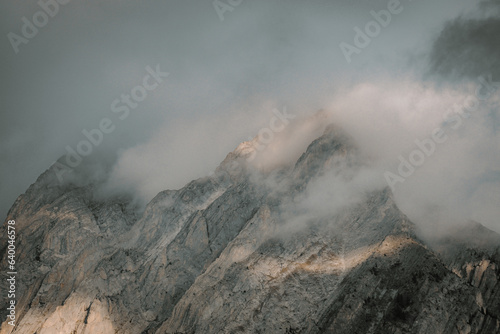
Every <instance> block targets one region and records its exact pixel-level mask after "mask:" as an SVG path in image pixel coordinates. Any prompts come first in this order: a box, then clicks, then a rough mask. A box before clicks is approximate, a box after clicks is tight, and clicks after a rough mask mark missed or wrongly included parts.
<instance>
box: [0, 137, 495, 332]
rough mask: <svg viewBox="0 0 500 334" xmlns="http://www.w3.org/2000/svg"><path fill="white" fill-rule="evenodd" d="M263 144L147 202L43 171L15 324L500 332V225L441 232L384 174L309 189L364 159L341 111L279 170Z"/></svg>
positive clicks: (22, 262)
mask: <svg viewBox="0 0 500 334" xmlns="http://www.w3.org/2000/svg"><path fill="white" fill-rule="evenodd" d="M247 146H248V145H247ZM247 146H245V145H244V144H243V146H242V147H239V148H238V149H236V150H235V151H234V152H232V153H230V154H229V155H228V157H227V158H226V160H224V162H223V163H222V164H221V165H220V166H219V168H218V169H217V170H216V172H215V173H214V174H213V175H212V176H210V177H206V178H202V179H198V180H195V181H192V182H191V183H189V184H188V185H186V186H185V187H184V188H182V189H179V190H166V191H163V192H161V193H159V194H158V195H157V196H156V197H155V198H154V199H153V200H152V201H151V202H150V203H149V204H148V205H147V207H146V208H145V210H144V212H142V213H137V211H136V210H134V208H133V207H132V206H131V204H130V201H128V200H127V199H126V198H121V199H118V198H114V199H106V200H102V199H99V197H97V196H95V192H96V187H97V185H95V184H89V185H86V186H77V185H64V186H61V185H58V184H57V182H56V180H55V178H54V175H53V173H52V172H51V171H50V170H49V171H47V172H45V173H44V174H42V175H41V176H40V177H39V179H38V180H37V181H36V182H35V183H34V184H33V185H32V186H31V187H30V188H29V189H28V190H27V192H26V193H25V194H23V195H21V196H20V197H19V198H18V199H17V200H16V202H15V203H14V205H13V206H12V208H11V210H10V211H9V214H8V218H7V220H9V219H15V220H16V233H17V239H16V254H17V258H16V261H17V264H16V268H17V272H18V274H17V281H16V284H17V286H16V289H17V291H16V301H17V304H16V326H15V327H13V326H10V325H9V324H8V323H7V321H5V322H3V323H2V326H1V329H0V333H29V334H33V333H37V334H42V333H92V334H96V333H426V334H427V333H449V334H452V333H453V334H455V333H460V334H473V333H477V334H479V333H481V334H491V333H500V285H499V284H498V281H499V277H500V269H499V265H500V251H499V246H500V236H493V235H494V233H493V232H491V231H486V230H485V228H484V227H482V226H481V225H479V224H476V225H473V227H468V228H469V229H470V230H468V232H467V234H468V235H474V236H476V239H475V240H470V239H465V238H462V239H461V238H460V237H459V236H460V235H464V233H457V235H456V236H451V237H449V238H443V239H440V240H433V241H432V242H428V243H425V242H423V241H422V240H420V239H419V237H418V236H417V235H416V232H415V226H414V225H413V223H412V222H410V221H409V219H408V218H407V217H406V216H405V215H404V214H403V213H402V212H401V211H400V210H399V209H398V207H397V205H396V204H395V202H394V200H393V198H392V194H391V193H390V191H389V190H388V189H383V188H380V189H370V190H369V191H365V192H363V191H361V192H360V194H359V195H360V196H359V198H357V199H356V200H353V201H346V202H345V203H344V204H343V205H341V206H338V205H336V206H334V205H333V204H332V205H330V203H328V202H325V203H324V207H325V210H321V211H320V212H317V211H315V210H312V209H311V208H310V207H307V206H305V205H303V203H304V201H305V199H307V198H308V196H309V191H310V190H311V185H312V184H313V183H314V182H321V178H322V177H323V176H325V175H334V176H335V177H336V178H338V179H340V180H345V181H346V182H348V181H349V180H350V179H351V178H352V177H353V175H354V174H355V173H356V170H357V169H359V168H362V165H363V159H362V158H361V157H360V153H359V152H358V151H357V149H356V146H355V144H354V143H353V141H352V139H350V138H349V136H347V135H346V134H344V133H343V132H342V130H340V129H338V128H336V127H329V128H328V129H327V130H326V131H325V133H324V135H323V136H321V137H320V138H318V139H317V140H315V141H313V142H312V143H311V144H310V146H309V147H308V149H307V151H306V152H304V154H303V155H302V156H301V157H300V158H299V159H298V160H297V162H296V163H295V164H293V165H292V166H288V167H287V166H284V167H283V168H281V169H275V170H273V171H265V172H262V171H259V170H256V169H255V168H253V167H252V166H251V164H248V163H247V162H246V159H245V154H248V150H249V149H251V147H250V148H249V147H247ZM318 180H320V181H318ZM330 206H332V208H329V207H330ZM7 220H6V222H5V224H4V225H3V226H2V227H1V231H0V232H1V233H0V235H1V237H0V238H1V239H0V240H1V243H0V245H1V249H0V257H1V258H2V260H1V261H2V262H1V264H0V270H1V272H2V274H4V273H6V272H7V271H8V270H7V268H6V265H7V246H6V245H7V234H6V223H7ZM485 236H488V238H485ZM483 241H484V242H483ZM0 286H1V288H2V291H6V289H5V288H6V287H7V283H6V280H5V279H2V282H1V284H0ZM0 316H1V319H2V321H3V320H4V319H6V316H7V300H6V299H5V298H2V300H1V304H0Z"/></svg>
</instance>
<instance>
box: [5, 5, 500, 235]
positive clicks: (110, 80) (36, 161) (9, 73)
mask: <svg viewBox="0 0 500 334" xmlns="http://www.w3.org/2000/svg"><path fill="white" fill-rule="evenodd" d="M42 1H43V0H42ZM391 2H393V1H387V0H376V1H358V2H353V1H347V0H346V1H332V0H330V1H326V0H325V1H309V2H305V1H283V0H281V1H278V0H276V1H250V0H242V1H241V3H240V4H238V2H237V1H235V0H232V3H233V5H230V3H231V2H229V1H227V0H221V1H220V2H219V6H223V5H220V4H221V3H223V4H226V6H229V8H230V9H231V10H227V11H225V12H223V13H220V12H219V13H218V12H217V10H216V8H214V4H213V2H212V1H211V0H206V1H205V0H203V1H189V0H186V1H141V2H138V1H130V0H120V1H109V0H105V1H102V0H101V1H77V0H73V1H71V2H69V3H68V4H65V5H59V8H58V12H57V13H56V14H55V15H54V16H53V17H49V18H48V22H47V24H46V25H44V26H43V27H41V28H39V29H38V30H39V31H38V32H37V33H36V34H34V36H33V37H30V38H28V39H27V40H25V41H27V43H21V44H18V45H17V48H18V50H17V51H18V52H17V53H16V52H15V50H14V49H15V48H16V47H13V45H12V43H11V41H9V38H8V34H9V33H15V34H17V35H18V36H22V34H23V32H22V27H23V24H25V23H24V21H23V17H25V18H26V19H27V20H28V21H30V22H33V15H36V13H37V12H39V11H40V10H41V7H40V5H39V4H38V3H37V2H36V1H30V2H21V1H13V0H8V1H3V2H2V3H0V15H1V16H2V17H1V20H0V30H1V31H0V32H1V35H2V36H4V37H2V40H1V42H0V66H1V71H2V72H1V73H2V77H1V86H0V87H1V90H0V101H1V102H2V111H1V116H0V117H1V121H0V157H1V159H0V189H1V192H0V214H1V215H2V216H5V215H6V213H7V210H8V208H9V207H10V206H11V205H12V203H13V202H14V200H15V198H16V197H17V196H18V195H20V194H21V193H23V192H24V191H25V190H26V188H27V187H28V186H29V185H30V184H31V183H33V182H34V181H35V180H36V178H37V177H38V176H39V175H40V174H41V173H42V172H44V171H45V170H46V169H47V168H49V167H50V165H51V164H52V163H53V162H54V161H56V160H57V159H58V158H59V157H61V156H63V155H64V154H66V147H67V146H69V147H71V148H73V149H76V147H77V144H78V143H79V142H80V141H81V140H84V139H85V137H84V135H83V134H82V130H85V129H86V130H89V131H90V130H91V129H94V128H97V127H98V126H99V123H100V122H101V120H102V119H103V118H108V119H110V120H112V122H113V125H114V126H115V129H114V131H112V132H111V133H109V134H105V135H104V138H103V140H102V144H101V145H99V147H94V148H93V151H94V152H93V153H92V154H91V155H90V156H89V157H88V158H85V159H87V161H90V160H95V161H104V162H105V163H106V164H108V165H110V166H114V167H113V168H114V169H115V170H117V171H118V172H116V173H115V174H117V175H118V176H117V177H115V182H121V181H123V182H124V183H127V182H128V183H129V184H127V185H126V187H127V186H128V187H131V188H132V189H138V191H139V192H141V193H144V196H146V197H151V196H152V195H154V193H156V192H157V191H160V190H162V189H168V188H178V187H181V186H182V185H183V184H185V183H186V182H188V181H189V180H191V179H194V178H196V177H200V176H203V175H206V174H208V173H209V172H210V171H212V170H213V169H214V168H215V167H216V166H217V164H218V163H219V162H220V161H221V160H222V159H223V158H224V156H225V155H226V154H227V153H228V152H229V151H231V150H233V149H234V148H235V147H236V146H237V145H238V144H239V143H240V142H241V141H243V140H247V139H248V138H249V137H251V136H254V135H255V134H256V133H257V131H258V130H259V129H260V128H262V127H263V126H266V125H267V123H268V122H269V118H270V117H271V116H272V113H271V111H272V109H273V108H278V109H280V110H281V109H283V108H284V107H286V108H287V110H288V112H290V113H293V114H300V113H304V112H310V111H315V110H318V109H321V108H326V107H329V106H331V103H332V101H338V102H339V103H341V102H342V101H339V98H340V97H339V92H342V91H343V89H345V88H346V87H352V86H355V85H356V84H359V83H362V82H367V81H369V82H377V81H378V80H382V79H379V78H388V77H401V76H410V77H413V78H419V80H422V82H428V81H432V82H434V83H440V84H444V85H456V84H462V83H463V82H464V80H465V81H466V80H471V81H472V80H474V79H475V78H476V77H477V75H479V74H483V73H484V72H488V73H493V74H498V68H499V67H498V66H497V65H498V63H497V62H498V60H496V59H499V57H498V53H499V45H500V44H499V43H498V36H499V32H500V24H499V21H498V19H497V17H498V1H493V0H490V1H482V2H480V1H468V0H458V1H457V0H440V1H430V0H429V1H423V0H422V1H410V0H401V4H400V5H399V7H398V8H399V9H400V12H399V13H398V14H393V15H392V17H391V21H390V23H389V24H388V25H387V27H382V29H381V31H380V33H379V34H377V35H376V36H375V37H373V38H372V40H371V42H370V44H369V45H368V46H367V47H365V48H361V49H360V52H359V54H358V53H356V54H352V55H351V56H352V57H351V61H350V62H348V61H347V60H346V57H345V56H344V54H343V52H342V50H341V48H340V46H339V45H340V44H341V43H343V42H345V43H348V44H351V45H355V43H354V37H355V34H356V33H355V31H354V28H355V27H360V28H361V29H364V27H365V25H366V24H367V23H368V22H369V21H371V20H373V17H372V15H371V14H370V11H372V10H374V11H376V12H378V11H380V10H383V9H387V8H388V4H389V3H391ZM234 4H236V6H234ZM52 8H53V7H52ZM221 8H223V7H220V8H219V10H223V9H221ZM227 8H228V7H226V9H227ZM39 17H40V16H39ZM221 18H222V20H221ZM11 36H12V35H11ZM454 55H456V56H455V57H454ZM148 66H149V68H150V69H156V68H157V67H158V66H159V68H160V69H161V71H164V72H168V73H169V74H168V77H165V78H164V79H163V82H161V83H159V85H158V87H157V88H156V89H154V90H152V91H149V92H148V96H147V97H146V98H145V99H144V100H143V101H141V102H140V103H138V106H137V107H136V108H135V109H133V110H130V114H129V116H128V117H126V118H124V119H120V118H119V116H120V115H121V114H119V113H114V112H113V111H112V107H111V105H112V103H113V102H114V101H115V99H117V98H120V95H121V94H130V92H131V90H132V89H133V88H134V87H136V86H138V85H141V84H142V83H143V78H144V77H145V75H147V74H148V71H147V69H146V68H147V67H148ZM495 70H496V71H497V72H495ZM497 78H498V76H497ZM386 87H388V89H389V87H392V89H394V92H393V93H391V94H393V95H397V89H398V85H397V84H390V85H386ZM353 94H354V95H352V96H353V97H354V98H359V97H360V96H358V95H356V94H355V93H353ZM391 94H389V96H391ZM362 96H364V95H363V94H361V97H362ZM358 102H359V101H358ZM370 103H371V102H370ZM490 114H491V115H490V116H491V117H494V115H496V114H495V113H490ZM395 126H396V125H395ZM495 131H496V130H495ZM495 133H496V132H494V133H493V136H494V135H495ZM493 138H495V137H493ZM487 140H488V139H485V141H487ZM490 142H491V140H490ZM493 143H495V141H493ZM117 159H118V160H117ZM132 160H136V162H137V164H134V163H133V162H132ZM115 162H116V165H113V164H114V163H115ZM493 163H495V162H492V164H493ZM497 167H498V166H497ZM499 171H500V168H497V169H495V168H494V165H491V164H489V165H488V168H487V172H488V173H489V174H488V175H489V177H490V178H492V179H493V181H492V182H493V183H495V182H497V184H498V180H499V174H498V173H499ZM160 173H161V177H160V176H158V175H160ZM120 177H125V178H126V180H121V179H120ZM477 177H478V180H479V179H480V180H481V181H480V182H481V183H484V181H483V176H477ZM116 180H118V181H116ZM120 180H121V181H120ZM478 182H479V181H478ZM148 184H152V185H151V187H149V186H147V187H146V188H144V187H143V185H148ZM141 187H142V188H141ZM470 187H472V186H471V185H469V188H470ZM496 190H498V188H493V189H492V190H491V191H492V193H496ZM495 205H496V203H495ZM488 208H490V206H488ZM494 213H495V212H493V213H491V214H489V215H487V217H483V218H484V220H489V221H488V222H487V223H488V224H487V225H488V226H489V227H492V228H494V227H495V226H494V223H493V222H492V220H491V216H492V215H493V214H494Z"/></svg>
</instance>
